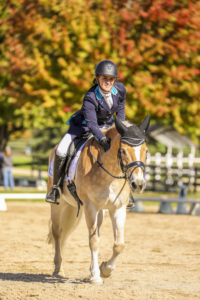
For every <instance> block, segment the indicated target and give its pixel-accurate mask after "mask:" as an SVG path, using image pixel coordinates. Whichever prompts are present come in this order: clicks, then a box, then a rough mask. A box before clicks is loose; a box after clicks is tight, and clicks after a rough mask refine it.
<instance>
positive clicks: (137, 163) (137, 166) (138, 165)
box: [90, 138, 145, 181]
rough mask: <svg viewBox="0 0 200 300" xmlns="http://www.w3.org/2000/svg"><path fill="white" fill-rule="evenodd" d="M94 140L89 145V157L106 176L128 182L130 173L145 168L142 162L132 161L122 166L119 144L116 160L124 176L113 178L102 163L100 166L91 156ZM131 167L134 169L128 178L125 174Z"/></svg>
mask: <svg viewBox="0 0 200 300" xmlns="http://www.w3.org/2000/svg"><path fill="white" fill-rule="evenodd" d="M94 139H95V138H93V140H92V142H91V144H90V153H91V155H92V157H93V158H94V160H95V161H96V162H97V164H98V167H100V168H102V169H103V170H104V171H105V172H106V173H107V174H109V175H110V176H112V177H113V178H116V179H125V180H126V181H128V180H129V178H130V177H131V175H132V173H133V172H134V171H135V169H137V168H139V167H140V168H142V170H143V171H144V168H145V164H144V163H143V162H142V161H133V162H131V163H130V164H128V165H126V166H125V165H124V164H123V162H122V157H121V151H120V150H121V144H120V147H119V149H118V156H117V157H118V158H119V159H120V167H121V170H122V173H124V174H125V175H124V176H113V175H112V174H110V173H109V172H108V171H107V170H106V169H105V168H104V167H103V166H102V165H103V163H102V164H101V163H100V162H99V161H98V160H97V159H96V157H95V156H94V155H93V153H92V148H91V147H92V144H93V142H94ZM132 167H134V169H133V170H132V171H131V174H130V176H128V174H127V171H128V170H129V169H131V168H132Z"/></svg>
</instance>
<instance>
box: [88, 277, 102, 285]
mask: <svg viewBox="0 0 200 300" xmlns="http://www.w3.org/2000/svg"><path fill="white" fill-rule="evenodd" d="M90 283H91V284H94V285H102V284H103V280H102V279H101V277H98V278H93V277H92V278H91V279H90Z"/></svg>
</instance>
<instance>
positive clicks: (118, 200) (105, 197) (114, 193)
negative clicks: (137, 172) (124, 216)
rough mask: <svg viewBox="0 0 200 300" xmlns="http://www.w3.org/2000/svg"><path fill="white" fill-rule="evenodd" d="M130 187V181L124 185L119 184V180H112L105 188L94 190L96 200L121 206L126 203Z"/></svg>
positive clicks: (105, 204) (104, 203)
mask: <svg viewBox="0 0 200 300" xmlns="http://www.w3.org/2000/svg"><path fill="white" fill-rule="evenodd" d="M129 192H130V191H129V187H128V183H126V184H125V185H124V183H123V184H119V181H118V180H116V181H114V182H112V183H111V184H110V185H106V184H105V185H104V189H103V190H102V189H98V188H97V189H96V193H95V192H94V198H93V199H95V202H97V203H99V204H101V205H104V206H107V205H112V206H113V205H114V206H116V207H121V206H122V205H124V204H125V203H126V201H127V199H128V196H129Z"/></svg>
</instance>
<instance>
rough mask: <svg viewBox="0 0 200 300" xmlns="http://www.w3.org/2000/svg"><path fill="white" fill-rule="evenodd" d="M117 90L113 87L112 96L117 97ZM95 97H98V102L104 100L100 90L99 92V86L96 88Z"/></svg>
mask: <svg viewBox="0 0 200 300" xmlns="http://www.w3.org/2000/svg"><path fill="white" fill-rule="evenodd" d="M117 93H118V92H117V89H116V88H115V87H114V86H113V87H112V89H111V94H112V95H117ZM95 95H96V97H97V99H98V100H101V99H102V98H103V96H102V94H101V92H100V90H99V86H98V85H97V86H96V88H95Z"/></svg>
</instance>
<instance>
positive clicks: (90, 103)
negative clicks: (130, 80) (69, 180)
mask: <svg viewBox="0 0 200 300" xmlns="http://www.w3.org/2000/svg"><path fill="white" fill-rule="evenodd" d="M117 77H118V71H117V67H116V65H115V64H114V63H113V62H112V61H110V60H103V61H101V62H100V63H99V64H98V65H97V66H96V69H95V78H94V81H93V83H94V85H93V86H92V87H91V88H90V89H89V91H88V92H87V93H86V94H85V96H84V99H83V105H82V108H81V109H80V110H79V111H78V112H76V113H75V114H74V115H72V116H71V118H70V119H69V120H68V121H67V124H68V125H70V127H69V130H68V132H67V133H66V134H65V136H64V137H63V139H62V140H61V142H60V143H59V145H58V147H57V150H56V152H55V156H54V166H53V187H52V191H51V193H50V194H49V195H47V197H46V201H47V202H51V203H57V202H56V200H57V197H58V195H59V192H58V189H57V184H58V182H59V179H60V178H61V176H62V173H63V172H64V168H65V165H66V164H65V162H66V160H67V158H66V157H67V150H68V147H69V145H70V143H71V141H72V140H73V139H74V138H75V137H81V136H83V135H84V134H86V133H92V134H93V136H94V137H95V139H96V140H97V141H98V142H99V144H101V145H102V146H103V148H104V151H108V150H109V148H110V139H109V138H107V137H106V136H105V135H104V134H103V133H102V131H101V130H100V128H103V127H105V126H108V127H109V126H111V125H112V124H113V121H114V119H113V114H114V113H116V115H117V117H118V118H119V119H120V120H122V121H124V120H125V101H126V89H125V87H124V85H123V84H122V83H121V82H116V80H117Z"/></svg>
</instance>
